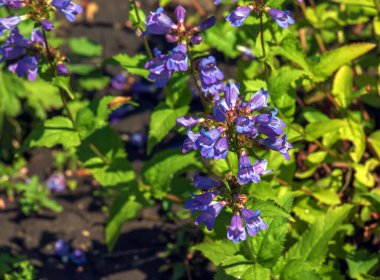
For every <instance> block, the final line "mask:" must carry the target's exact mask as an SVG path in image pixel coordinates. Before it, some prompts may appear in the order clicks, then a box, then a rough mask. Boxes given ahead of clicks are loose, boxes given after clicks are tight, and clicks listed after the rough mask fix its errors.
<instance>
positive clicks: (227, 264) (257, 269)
mask: <svg viewBox="0 0 380 280" xmlns="http://www.w3.org/2000/svg"><path fill="white" fill-rule="evenodd" d="M221 267H222V268H223V269H224V271H225V273H226V274H227V275H231V276H233V277H235V278H238V279H246V280H252V279H260V280H269V279H271V278H270V270H269V269H268V268H265V267H263V266H261V265H260V264H258V263H253V262H252V261H249V260H247V259H246V258H244V257H243V256H242V255H237V256H232V257H228V258H226V259H225V260H224V261H223V263H222V266H221Z"/></svg>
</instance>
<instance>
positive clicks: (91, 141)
mask: <svg viewBox="0 0 380 280" xmlns="http://www.w3.org/2000/svg"><path fill="white" fill-rule="evenodd" d="M105 135H106V137H107V141H105V140H104V136H105ZM95 150H98V151H99V152H100V153H101V154H102V156H103V157H104V159H105V160H107V162H104V159H102V158H101V157H99V155H98V154H97V153H96V152H95ZM77 155H78V158H79V160H80V161H81V162H82V163H83V165H84V167H86V169H88V170H89V171H91V173H92V174H93V175H94V177H95V179H96V180H97V181H98V182H99V184H101V185H102V186H104V187H113V188H119V189H124V188H127V187H128V186H130V184H131V183H134V181H135V177H136V176H135V172H134V170H133V169H132V166H131V164H130V163H129V162H128V160H127V158H126V157H127V156H126V154H125V151H124V147H123V143H122V142H121V140H120V138H119V135H118V134H117V132H116V131H114V130H113V129H112V128H110V127H108V126H106V127H104V128H102V129H98V130H96V131H95V132H94V133H93V134H91V135H90V136H89V137H88V138H86V139H85V140H84V141H83V142H82V144H81V146H80V147H79V148H78V150H77Z"/></svg>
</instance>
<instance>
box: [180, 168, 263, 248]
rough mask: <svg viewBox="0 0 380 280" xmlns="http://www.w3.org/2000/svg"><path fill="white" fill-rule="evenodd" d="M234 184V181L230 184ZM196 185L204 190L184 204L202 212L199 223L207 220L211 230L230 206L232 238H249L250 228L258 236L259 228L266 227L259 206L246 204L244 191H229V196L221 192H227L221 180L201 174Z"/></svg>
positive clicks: (230, 234)
mask: <svg viewBox="0 0 380 280" xmlns="http://www.w3.org/2000/svg"><path fill="white" fill-rule="evenodd" d="M233 184H234V183H233V182H231V185H233ZM193 185H194V186H195V187H196V188H198V189H200V190H202V193H201V194H197V195H196V194H193V197H192V198H191V199H189V200H188V201H187V202H186V205H185V208H186V209H189V210H191V211H192V212H193V213H195V212H201V213H200V214H199V215H198V217H197V218H196V220H195V222H194V223H195V224H196V225H200V224H201V223H204V224H205V225H206V228H207V229H208V230H212V229H213V228H214V224H215V220H216V218H217V217H218V216H219V214H220V213H221V211H222V209H223V208H224V207H229V208H231V209H232V210H233V213H234V214H233V216H232V219H231V224H230V226H229V227H228V231H227V238H228V239H229V240H232V241H234V242H239V241H242V240H245V239H246V238H247V232H248V234H249V235H250V236H255V235H256V234H257V233H258V232H259V231H260V229H262V230H265V229H267V225H266V224H265V222H264V221H263V220H262V219H261V218H260V210H257V211H252V210H250V209H248V208H246V207H245V204H246V203H247V199H246V196H245V195H241V194H233V193H230V195H229V198H226V197H227V196H226V195H223V196H221V195H220V194H221V193H222V191H224V194H225V190H226V188H225V186H224V185H223V184H222V183H220V182H218V181H214V180H212V179H210V178H208V177H204V176H200V175H198V174H197V175H195V177H194V179H193ZM231 189H234V188H231ZM242 218H243V219H244V221H245V226H244V223H243V220H242Z"/></svg>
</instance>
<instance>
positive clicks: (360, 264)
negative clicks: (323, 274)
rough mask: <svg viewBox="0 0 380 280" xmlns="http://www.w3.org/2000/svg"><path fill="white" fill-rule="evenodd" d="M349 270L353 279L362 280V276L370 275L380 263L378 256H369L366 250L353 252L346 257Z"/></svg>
mask: <svg viewBox="0 0 380 280" xmlns="http://www.w3.org/2000/svg"><path fill="white" fill-rule="evenodd" d="M346 262H347V264H348V270H349V274H350V277H351V278H352V279H361V277H360V276H362V275H366V274H368V273H369V272H370V271H371V270H373V269H374V268H375V267H376V265H377V264H378V262H379V255H378V254H369V253H368V252H367V251H365V250H360V251H357V252H351V253H350V254H348V255H347V257H346Z"/></svg>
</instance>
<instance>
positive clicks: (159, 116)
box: [147, 103, 189, 154]
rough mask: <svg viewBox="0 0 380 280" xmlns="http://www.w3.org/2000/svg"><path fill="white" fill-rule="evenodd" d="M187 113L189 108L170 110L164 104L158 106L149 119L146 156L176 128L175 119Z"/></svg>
mask: <svg viewBox="0 0 380 280" xmlns="http://www.w3.org/2000/svg"><path fill="white" fill-rule="evenodd" d="M188 111H189V106H183V107H180V108H176V109H172V108H170V107H168V106H167V105H166V104H165V103H160V104H158V106H157V107H156V108H155V109H154V112H153V113H152V115H151V118H150V128H149V135H148V148H147V150H148V154H150V153H151V152H152V149H153V148H154V147H155V146H156V145H157V144H158V143H159V142H160V141H161V140H162V139H164V138H165V136H166V135H168V133H169V132H170V130H172V129H173V128H174V127H175V126H176V120H177V118H178V117H181V116H184V115H186V113H187V112H188Z"/></svg>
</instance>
